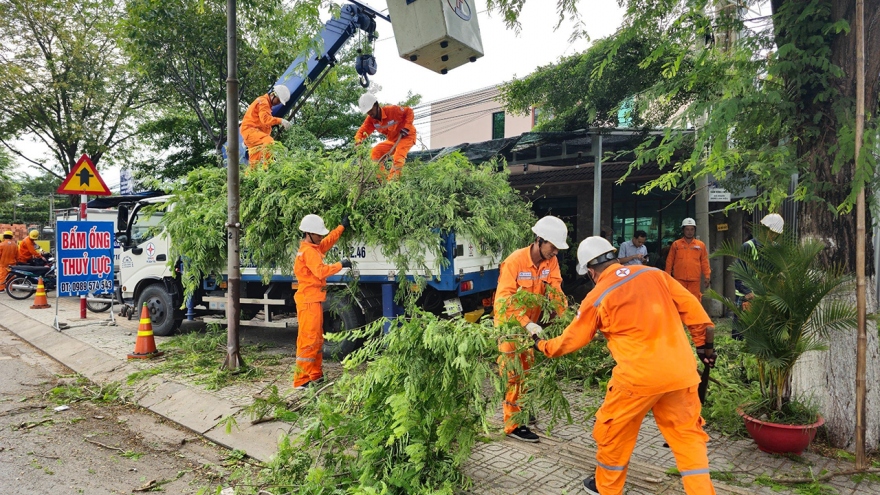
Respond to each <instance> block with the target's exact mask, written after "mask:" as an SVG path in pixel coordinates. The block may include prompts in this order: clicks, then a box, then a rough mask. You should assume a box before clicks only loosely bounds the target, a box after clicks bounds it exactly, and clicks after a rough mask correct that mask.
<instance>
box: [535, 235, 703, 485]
mask: <svg viewBox="0 0 880 495" xmlns="http://www.w3.org/2000/svg"><path fill="white" fill-rule="evenodd" d="M577 258H578V265H577V272H578V274H580V275H587V274H588V275H589V276H590V278H592V279H593V281H594V282H595V283H596V287H595V288H594V289H593V290H592V291H590V293H589V294H587V297H586V298H584V301H583V303H581V305H580V309H579V311H578V314H577V316H576V317H575V318H574V320H573V321H572V322H571V324H570V325H569V326H568V327H567V328H566V329H565V330H564V331H563V332H562V334H561V335H559V336H558V337H556V338H553V339H549V340H543V339H542V338H541V332H540V329H530V330H529V332H530V333H531V334H532V338H533V339H534V340H535V347H536V348H537V349H538V350H539V351H541V352H543V353H544V354H545V355H546V356H548V357H558V356H563V355H565V354H569V353H572V352H574V351H576V350H578V349H580V348H582V347H584V346H586V345H587V344H588V343H589V342H590V341H591V340H593V337H594V336H595V335H596V332H597V331H598V330H602V334H603V335H604V336H605V340H606V342H607V345H608V350H609V351H611V356H612V357H613V358H614V361H615V362H616V363H617V365H616V366H615V367H614V370H613V371H612V372H611V380H609V382H608V389H607V393H606V394H605V401H604V402H603V403H602V407H600V408H599V410H598V411H597V412H596V423H595V425H594V426H593V438H594V439H595V440H596V446H597V449H596V475H595V477H594V478H589V479H586V480H584V489H585V490H586V492H587V493H591V494H593V495H598V494H601V495H621V494H622V493H623V492H624V483H625V481H626V475H627V471H628V468H629V458H630V455H632V452H633V448H634V447H635V444H636V439H638V436H639V428H640V427H641V425H642V420H643V419H644V418H645V415H646V414H647V413H648V412H649V411H653V413H654V420H655V421H656V422H657V426H658V427H659V428H660V432H661V433H662V434H663V437H664V438H665V439H666V442H667V443H668V444H669V447H670V448H671V449H672V453H673V454H674V455H675V462H676V465H677V466H678V472H679V474H681V481H682V483H683V484H684V491H685V493H687V494H688V495H712V494H714V493H715V489H714V488H713V487H712V481H711V480H710V478H709V458H708V455H707V452H706V442H707V441H708V440H709V437H708V435H706V433H705V432H704V431H703V418H701V417H700V398H699V396H698V393H697V390H698V385H699V383H700V375H699V374H698V373H697V372H696V366H694V361H693V359H694V358H693V351H692V350H691V346H690V343H689V342H688V339H687V336H686V335H685V332H684V331H683V329H682V324H684V325H686V326H687V328H688V332H690V334H691V337H692V338H693V341H694V344H695V345H696V346H697V356H698V357H699V358H700V360H701V361H702V362H703V363H704V364H705V365H706V366H714V364H715V351H714V333H715V329H714V327H713V326H712V320H711V319H709V315H708V314H706V311H705V310H703V307H702V306H701V305H700V301H699V299H697V298H696V297H695V296H694V295H693V294H691V293H690V292H689V291H688V290H687V289H685V288H684V287H683V286H682V285H681V284H679V283H678V282H676V281H675V280H673V278H672V277H670V276H669V275H668V274H667V273H665V272H663V271H662V270H658V269H656V268H650V267H647V266H623V265H621V264H620V263H618V262H617V253H616V252H615V249H614V246H612V245H611V243H609V242H608V240H606V239H603V238H602V237H599V236H595V237H588V238H586V239H584V240H583V241H582V242H581V244H580V246H579V247H578V251H577Z"/></svg>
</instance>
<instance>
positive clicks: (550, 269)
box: [495, 246, 568, 326]
mask: <svg viewBox="0 0 880 495" xmlns="http://www.w3.org/2000/svg"><path fill="white" fill-rule="evenodd" d="M531 248H532V247H531V246H528V247H524V248H522V249H517V250H516V251H514V252H513V253H511V254H510V256H508V257H507V259H505V260H504V261H503V262H502V263H501V267H500V270H499V274H498V287H497V288H496V289H495V324H496V325H500V324H501V323H503V322H505V321H508V320H510V319H516V320H517V321H519V323H520V325H522V326H526V325H528V323H529V322H530V321H531V322H534V323H539V322H540V320H541V308H540V307H538V306H535V307H519V306H517V305H515V304H512V303H511V304H506V300H507V299H508V298H509V297H511V296H512V295H514V294H515V293H516V292H517V291H520V290H524V291H526V292H531V293H532V294H538V295H541V296H546V295H547V292H548V291H547V286H548V285H549V286H551V287H553V288H554V289H556V293H557V294H558V295H554V296H549V297H553V300H554V301H556V302H557V310H556V313H557V314H562V313H563V312H564V311H565V308H567V307H568V302H567V301H566V300H565V297H564V296H563V295H562V275H561V274H560V273H559V262H558V261H557V260H556V257H555V256H554V257H552V258H550V259H549V260H541V261H540V262H538V264H537V265H535V264H534V263H532V256H531V254H530V250H531ZM502 310H503V311H504V313H503V314H502V313H501V311H502Z"/></svg>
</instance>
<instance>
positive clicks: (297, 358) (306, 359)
mask: <svg viewBox="0 0 880 495" xmlns="http://www.w3.org/2000/svg"><path fill="white" fill-rule="evenodd" d="M296 360H297V361H308V362H310V363H314V362H315V358H301V357H299V356H297V357H296Z"/></svg>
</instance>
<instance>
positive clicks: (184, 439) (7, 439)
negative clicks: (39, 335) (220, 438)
mask: <svg viewBox="0 0 880 495" xmlns="http://www.w3.org/2000/svg"><path fill="white" fill-rule="evenodd" d="M0 377H2V378H0V493H2V494H4V495H17V494H22V495H33V494H38V493H39V494H52V495H55V494H78V493H84V494H89V495H102V494H119V493H132V492H133V490H135V489H138V488H142V487H145V486H146V485H148V484H149V483H150V482H151V481H153V480H155V482H154V484H157V483H158V484H160V485H161V488H162V489H164V492H165V493H175V494H189V493H196V492H197V491H198V490H199V488H200V487H209V486H212V487H216V486H217V483H219V482H222V479H223V478H224V477H225V476H226V475H227V474H228V473H227V469H226V468H224V467H221V465H222V464H223V460H224V458H225V457H226V456H227V454H226V451H225V449H222V448H219V447H217V446H215V445H213V444H210V443H208V442H205V441H204V440H203V439H201V437H197V436H196V435H194V434H192V433H190V432H187V431H184V430H182V429H180V428H179V427H176V426H175V425H174V424H173V423H170V422H167V421H164V420H162V419H161V418H158V417H157V416H154V415H151V414H149V413H146V412H144V411H143V410H140V409H137V408H135V407H131V406H125V405H122V404H120V403H112V404H106V403H103V404H101V403H91V402H88V401H78V402H73V403H71V404H70V409H68V410H66V411H61V412H55V411H54V408H55V407H57V406H58V404H57V403H56V402H55V396H54V395H53V393H52V390H53V389H55V387H63V386H65V385H70V386H73V387H74V388H75V389H80V388H79V387H78V386H76V385H77V378H76V377H75V376H74V375H72V373H71V371H70V370H69V369H67V368H65V367H64V366H62V365H60V364H58V363H57V362H55V361H53V360H52V359H50V358H48V357H47V356H46V355H44V354H43V353H42V352H40V351H39V350H37V349H35V348H34V347H32V346H31V345H30V344H27V343H26V342H24V341H22V340H21V339H19V338H18V337H16V336H14V335H13V334H12V333H10V332H8V331H7V330H6V329H2V328H0ZM86 386H87V387H88V389H89V390H93V391H96V392H97V391H98V390H100V389H99V388H98V387H96V386H94V385H91V384H86ZM56 390H57V389H56ZM88 393H89V392H88V390H86V394H88ZM163 481H166V483H163Z"/></svg>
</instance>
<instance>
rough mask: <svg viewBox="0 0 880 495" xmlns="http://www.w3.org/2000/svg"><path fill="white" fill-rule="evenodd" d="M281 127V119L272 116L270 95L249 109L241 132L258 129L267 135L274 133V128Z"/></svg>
mask: <svg viewBox="0 0 880 495" xmlns="http://www.w3.org/2000/svg"><path fill="white" fill-rule="evenodd" d="M276 125H281V119H280V118H278V117H273V116H272V100H270V99H269V95H263V96H261V97H259V98H257V99H256V100H254V102H253V103H251V106H249V107H248V109H247V112H245V114H244V118H242V119H241V132H242V133H244V132H245V131H247V130H249V129H257V130H259V131H261V132H263V133H265V134H269V133H271V132H272V126H276Z"/></svg>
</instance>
